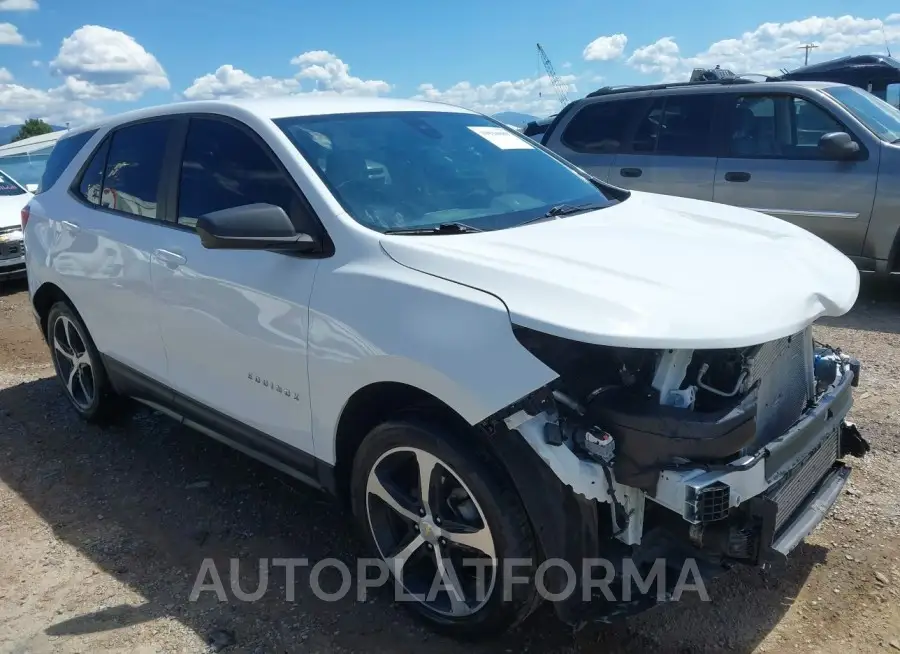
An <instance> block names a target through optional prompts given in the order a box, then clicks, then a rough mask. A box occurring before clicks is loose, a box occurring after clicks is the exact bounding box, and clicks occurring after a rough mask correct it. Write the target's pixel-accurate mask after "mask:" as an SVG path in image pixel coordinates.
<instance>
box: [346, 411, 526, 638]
mask: <svg viewBox="0 0 900 654" xmlns="http://www.w3.org/2000/svg"><path fill="white" fill-rule="evenodd" d="M351 493H352V498H351V499H352V503H353V513H354V517H355V518H356V521H357V523H358V527H359V529H360V530H361V532H362V534H363V536H364V538H365V540H366V541H367V543H368V545H369V546H370V548H371V550H372V551H373V552H374V553H376V554H377V555H378V556H379V557H380V558H381V559H382V560H383V561H384V562H385V563H386V564H387V567H388V570H390V572H391V575H392V576H393V579H394V582H395V583H394V585H393V587H392V590H393V591H395V593H403V595H401V596H399V597H398V596H397V595H396V594H395V598H397V599H399V598H400V597H402V598H403V600H404V601H403V603H404V604H405V605H406V606H407V607H409V608H410V609H411V610H412V611H413V612H414V613H415V614H416V615H417V616H418V617H420V618H422V619H424V620H425V621H426V622H427V623H428V624H429V625H430V626H431V627H433V628H435V629H436V630H438V631H441V632H443V633H446V634H448V635H451V636H455V637H462V638H474V637H484V636H490V635H496V634H498V633H500V632H503V631H505V630H507V629H508V628H510V627H512V626H513V625H515V624H517V623H519V622H521V621H522V620H524V619H525V618H526V617H528V615H529V614H530V613H531V612H532V611H533V610H534V609H535V608H536V607H537V605H538V603H539V598H538V595H537V592H536V590H535V586H534V583H533V578H534V570H535V568H536V566H537V563H538V562H537V561H536V560H535V557H536V545H535V537H534V534H533V532H532V528H531V525H530V522H529V520H528V517H527V515H526V513H525V510H524V508H523V506H522V502H521V500H520V499H519V496H518V494H517V493H516V492H515V490H514V489H513V488H512V484H511V483H510V482H509V481H508V480H507V479H506V478H505V476H504V475H503V474H502V472H501V471H500V470H499V469H498V466H497V464H496V463H495V462H494V461H493V460H492V459H491V458H490V456H489V455H488V454H487V453H486V452H485V451H484V450H483V449H481V448H479V447H478V446H477V443H472V442H471V439H467V438H466V437H465V436H464V435H460V434H455V433H453V430H450V429H447V428H445V427H442V426H440V425H437V424H434V423H431V422H428V421H425V420H421V419H408V420H397V421H392V422H387V423H384V424H382V425H380V426H378V427H376V428H375V429H373V430H372V432H370V433H369V435H368V436H367V437H366V439H365V440H364V441H363V443H362V445H361V446H360V449H359V451H358V452H357V455H356V458H355V460H354V466H353V477H352V480H351ZM511 559H520V560H521V562H517V563H516V567H515V569H514V570H512V571H507V570H506V569H505V567H504V565H503V562H504V561H506V560H511ZM526 561H527V562H528V563H525V562H526ZM513 575H514V576H516V577H527V578H528V579H529V581H528V583H517V584H511V583H510V581H511V577H512V576H513ZM507 576H509V577H510V579H507V578H506V577H507Z"/></svg>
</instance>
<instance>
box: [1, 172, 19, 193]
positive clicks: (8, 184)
mask: <svg viewBox="0 0 900 654" xmlns="http://www.w3.org/2000/svg"><path fill="white" fill-rule="evenodd" d="M11 195H25V189H23V188H22V187H21V186H19V185H18V184H16V183H15V182H14V181H13V180H12V178H11V177H10V176H9V175H6V174H5V173H3V172H2V171H0V197H9V196H11Z"/></svg>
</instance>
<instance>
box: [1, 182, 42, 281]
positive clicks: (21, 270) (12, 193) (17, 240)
mask: <svg viewBox="0 0 900 654" xmlns="http://www.w3.org/2000/svg"><path fill="white" fill-rule="evenodd" d="M33 197H34V195H33V194H32V193H30V192H29V191H28V190H26V189H25V187H24V186H22V185H21V184H19V183H18V182H17V181H16V180H14V179H13V178H12V177H10V176H9V175H7V174H6V173H5V172H3V171H2V170H0V281H3V280H4V279H10V278H13V277H21V276H23V275H24V274H25V244H24V242H23V239H22V209H23V207H25V205H27V204H28V202H29V201H30V200H31V198H33Z"/></svg>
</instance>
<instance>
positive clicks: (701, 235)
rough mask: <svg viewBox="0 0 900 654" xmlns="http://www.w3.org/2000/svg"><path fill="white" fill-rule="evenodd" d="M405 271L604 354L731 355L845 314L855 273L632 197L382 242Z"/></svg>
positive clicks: (759, 223) (694, 210) (750, 221)
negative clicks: (546, 216)
mask: <svg viewBox="0 0 900 654" xmlns="http://www.w3.org/2000/svg"><path fill="white" fill-rule="evenodd" d="M382 247H383V248H384V250H385V251H386V252H387V253H388V255H389V256H391V257H392V258H393V259H394V260H395V261H397V262H398V263H400V264H402V265H404V266H407V267H409V268H413V269H415V270H419V271H421V272H424V273H428V274H431V275H435V276H438V277H442V278H444V279H448V280H452V281H455V282H458V283H460V284H465V285H466V286H471V287H474V288H478V289H481V290H484V291H486V292H488V293H491V294H493V295H495V296H497V297H498V298H500V299H501V300H502V301H503V302H504V303H505V304H506V306H507V308H508V309H509V314H510V318H511V319H512V321H513V322H514V323H516V324H519V325H522V326H525V327H530V328H532V329H536V330H539V331H543V332H547V333H550V334H555V335H557V336H562V337H564V338H569V339H573V340H578V341H584V342H589V343H597V344H601V345H620V346H626V347H647V348H693V349H701V348H726V347H744V346H748V345H756V344H759V343H764V342H766V341H770V340H773V339H776V338H781V337H783V336H788V335H791V334H794V333H796V332H798V331H800V330H801V329H803V328H804V327H806V326H807V325H809V324H810V323H812V322H813V321H815V320H816V319H817V318H818V317H820V316H839V315H842V314H844V313H846V312H847V311H849V310H850V309H851V308H852V306H853V303H854V302H855V301H856V296H857V293H858V292H859V273H858V272H857V270H856V267H855V266H854V264H853V263H852V262H851V261H850V260H849V259H848V258H847V257H845V256H844V255H843V254H841V253H840V252H838V251H837V250H836V249H835V248H833V247H832V246H831V245H829V244H827V243H825V242H824V241H823V240H821V239H819V238H818V237H816V236H813V235H812V234H810V233H809V232H807V231H805V230H803V229H801V228H799V227H796V226H794V225H791V224H790V223H787V222H785V221H782V220H779V219H777V218H772V217H770V216H767V215H764V214H761V213H757V212H754V211H749V210H746V209H738V208H735V207H730V206H727V205H723V204H716V203H713V202H700V201H696V200H688V199H684V198H676V197H671V196H664V195H653V194H647V193H637V192H634V193H633V194H632V196H631V197H630V198H629V199H628V200H626V201H624V202H621V203H619V204H617V205H615V206H612V207H609V208H606V209H601V210H598V211H592V212H590V213H585V214H578V215H574V216H568V217H563V218H559V219H555V220H549V221H546V222H540V223H535V224H533V225H526V226H523V227H516V228H512V229H505V230H498V231H489V232H482V233H476V234H460V235H446V236H401V235H396V236H384V237H383V239H382Z"/></svg>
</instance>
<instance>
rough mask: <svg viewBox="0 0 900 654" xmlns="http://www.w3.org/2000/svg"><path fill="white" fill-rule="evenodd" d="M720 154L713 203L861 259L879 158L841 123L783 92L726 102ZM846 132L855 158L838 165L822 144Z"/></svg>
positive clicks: (731, 98) (733, 97)
mask: <svg viewBox="0 0 900 654" xmlns="http://www.w3.org/2000/svg"><path fill="white" fill-rule="evenodd" d="M723 100H724V101H725V103H726V104H725V106H724V107H723V108H724V110H725V112H726V121H725V128H726V132H725V150H726V152H725V153H724V156H722V157H720V158H719V161H718V164H717V167H716V183H715V196H714V199H715V201H716V202H723V203H725V204H732V205H735V206H738V207H745V208H748V209H755V210H757V211H762V212H764V213H767V214H770V215H772V216H775V217H776V218H781V219H783V220H786V221H788V222H791V223H794V224H796V225H798V226H800V227H803V228H804V229H807V230H809V231H811V232H812V233H813V234H816V235H817V236H820V237H821V238H823V239H825V240H826V241H828V242H830V243H831V244H832V245H834V246H835V247H836V248H838V249H839V250H840V251H841V252H843V253H844V254H847V255H850V256H858V255H860V254H861V253H862V247H863V242H864V241H865V236H866V228H867V227H868V224H869V218H870V217H871V214H872V203H873V201H874V199H875V186H876V182H877V179H878V157H879V155H880V152H879V151H877V150H875V151H872V150H869V151H866V150H865V149H864V146H863V142H862V141H860V140H859V139H857V138H856V137H855V136H854V134H853V133H852V132H851V131H850V130H848V129H847V128H846V127H845V126H844V125H843V124H842V123H841V122H840V121H838V120H837V119H836V118H835V117H833V116H832V115H831V114H830V113H829V112H828V111H827V110H826V109H824V108H823V107H821V106H819V105H817V104H814V103H813V102H811V101H810V100H807V99H805V98H801V97H798V96H792V95H788V94H769V95H757V94H752V95H751V94H748V95H744V96H741V95H737V94H735V95H727V96H723ZM829 132H848V133H850V135H851V137H854V140H856V141H857V142H858V143H859V144H860V147H862V148H863V150H862V155H861V157H860V158H859V159H856V160H852V161H836V160H833V159H830V158H829V157H828V156H827V155H826V154H825V153H823V152H822V151H821V150H820V149H819V147H818V145H819V138H821V136H822V135H823V134H827V133H829Z"/></svg>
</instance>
